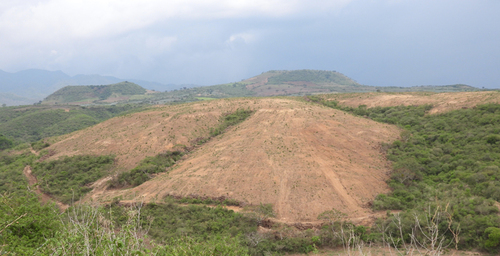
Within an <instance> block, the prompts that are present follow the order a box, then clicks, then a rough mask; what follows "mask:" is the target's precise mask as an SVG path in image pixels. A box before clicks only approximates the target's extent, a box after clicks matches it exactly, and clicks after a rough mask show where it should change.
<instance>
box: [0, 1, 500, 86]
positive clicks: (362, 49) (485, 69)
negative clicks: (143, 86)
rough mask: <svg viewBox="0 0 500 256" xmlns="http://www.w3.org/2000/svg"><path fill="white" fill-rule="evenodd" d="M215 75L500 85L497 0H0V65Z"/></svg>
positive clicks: (163, 76)
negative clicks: (274, 73) (309, 73)
mask: <svg viewBox="0 0 500 256" xmlns="http://www.w3.org/2000/svg"><path fill="white" fill-rule="evenodd" d="M30 68H38V69H46V70H62V71H63V72H65V73H67V74H70V75H76V74H101V75H112V76H116V77H120V78H135V79H143V80H149V81H157V82H161V83H175V84H200V85H212V84H218V83H227V82H234V81H239V80H241V79H245V78H249V77H252V76H254V75H258V74H260V73H262V72H264V71H268V70H284V69H287V70H291V69H320V70H336V71H338V72H341V73H344V74H345V75H347V76H349V77H351V78H353V79H354V80H356V81H358V82H359V83H362V84H367V85H375V86H412V85H444V84H456V83H465V84H469V85H472V86H476V87H487V88H499V87H500V70H499V69H500V1H499V0H324V1H321V0H267V1H266V0H147V1H146V0H145V1H139V0H137V1H132V0H111V1H108V0H74V1H73V0H37V1H34V0H20V1H16V0H1V1H0V69H2V70H4V71H8V72H16V71H20V70H24V69H30Z"/></svg>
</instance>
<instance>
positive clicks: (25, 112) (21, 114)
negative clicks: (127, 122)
mask: <svg viewBox="0 0 500 256" xmlns="http://www.w3.org/2000/svg"><path fill="white" fill-rule="evenodd" d="M141 109H142V106H140V105H122V106H102V107H76V106H67V108H66V110H65V109H61V108H57V107H48V106H22V107H15V108H14V107H9V108H0V134H3V135H4V136H5V138H7V139H9V140H13V141H14V142H15V143H14V144H19V143H23V142H35V141H38V140H41V139H44V138H47V137H51V136H57V135H63V134H67V133H70V132H74V131H77V130H80V129H83V128H86V127H89V126H92V125H95V124H97V123H100V122H102V121H104V120H107V119H109V118H112V117H115V116H118V115H121V114H125V113H130V112H132V111H138V110H141ZM0 140H1V137H0Z"/></svg>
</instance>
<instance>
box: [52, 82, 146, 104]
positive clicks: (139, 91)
mask: <svg viewBox="0 0 500 256" xmlns="http://www.w3.org/2000/svg"><path fill="white" fill-rule="evenodd" d="M146 92H147V90H146V89H144V88H142V87H140V86H139V85H137V84H134V83H130V82H127V81H125V82H120V83H116V84H110V85H99V86H94V85H88V86H66V87H64V88H61V89H59V90H57V91H56V92H54V93H53V94H51V95H49V96H48V97H47V98H45V99H44V100H43V101H42V104H49V105H50V104H73V105H74V104H78V105H84V104H91V103H112V102H118V101H125V100H128V99H130V98H131V97H133V96H139V95H145V94H146Z"/></svg>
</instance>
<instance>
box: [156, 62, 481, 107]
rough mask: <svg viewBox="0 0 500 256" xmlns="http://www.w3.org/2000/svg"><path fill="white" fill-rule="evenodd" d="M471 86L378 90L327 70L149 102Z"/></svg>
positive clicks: (265, 77) (271, 75) (451, 88)
mask: <svg viewBox="0 0 500 256" xmlns="http://www.w3.org/2000/svg"><path fill="white" fill-rule="evenodd" d="M477 90H479V89H477V88H474V87H472V86H468V85H463V84H457V85H443V86H432V85H428V86H413V87H376V86H368V85H361V84H359V83H357V82H356V81H354V80H353V79H351V78H349V77H347V76H345V75H343V74H341V73H339V72H336V71H324V70H290V71H287V70H272V71H268V72H264V73H262V74H260V75H258V76H254V77H251V78H248V79H244V80H242V81H240V82H233V83H227V84H220V85H212V86H203V87H193V88H184V89H182V90H174V91H169V92H164V93H158V94H155V95H152V96H151V97H148V99H146V100H147V101H149V102H154V103H158V104H164V103H169V102H187V101H196V100H206V99H214V98H230V97H251V96H258V97H265V96H302V95H311V94H320V93H354V92H358V93H361V92H418V91H428V92H463V91H477Z"/></svg>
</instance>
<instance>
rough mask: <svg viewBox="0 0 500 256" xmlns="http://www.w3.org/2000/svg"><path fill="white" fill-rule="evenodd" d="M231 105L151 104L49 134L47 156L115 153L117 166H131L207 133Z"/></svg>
mask: <svg viewBox="0 0 500 256" xmlns="http://www.w3.org/2000/svg"><path fill="white" fill-rule="evenodd" d="M224 111H230V108H227V109H220V108H217V106H216V105H214V104H212V105H210V103H207V104H205V103H197V104H183V105H174V106H164V107H154V108H152V109H151V110H149V111H144V112H140V113H135V114H129V115H126V116H121V117H116V118H113V119H110V120H108V121H105V122H102V123H100V124H97V125H95V126H92V127H89V128H87V129H84V130H80V131H77V132H74V133H71V134H68V135H64V136H60V137H56V138H52V139H51V140H53V141H51V144H52V145H51V146H50V147H49V148H48V149H49V150H53V151H55V152H56V154H55V155H53V156H52V157H51V158H49V160H53V159H57V158H60V157H61V156H72V155H82V154H93V155H107V154H114V155H116V156H117V163H116V164H117V166H118V168H119V169H122V170H125V169H132V168H134V167H135V166H137V164H138V163H139V162H140V161H141V160H142V159H144V158H145V157H147V156H154V155H157V154H158V153H160V152H163V151H165V150H172V149H174V148H175V149H182V147H183V146H186V147H190V146H192V144H193V143H194V142H193V141H194V140H195V139H196V138H198V137H207V136H208V134H209V128H210V127H215V126H216V125H217V124H218V122H219V117H220V116H221V115H222V114H223V113H224Z"/></svg>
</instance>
